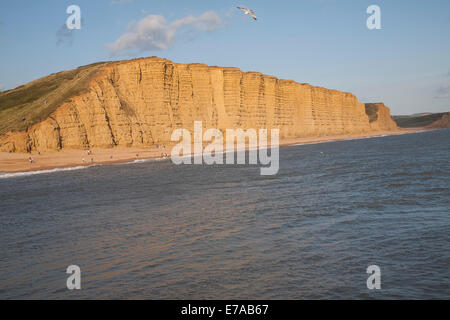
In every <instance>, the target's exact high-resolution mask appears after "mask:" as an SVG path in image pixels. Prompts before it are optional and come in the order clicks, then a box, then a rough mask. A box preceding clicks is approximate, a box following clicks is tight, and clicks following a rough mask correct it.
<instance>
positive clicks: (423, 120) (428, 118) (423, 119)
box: [392, 112, 449, 128]
mask: <svg viewBox="0 0 450 320" xmlns="http://www.w3.org/2000/svg"><path fill="white" fill-rule="evenodd" d="M445 114H449V112H444V113H433V114H429V115H417V116H416V115H411V116H393V117H392V118H393V119H394V121H395V122H396V123H397V125H398V126H399V127H401V128H419V127H426V126H428V125H430V124H432V123H433V122H434V121H436V120H439V119H440V118H442V116H443V115H445Z"/></svg>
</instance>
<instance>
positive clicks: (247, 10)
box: [237, 7, 258, 20]
mask: <svg viewBox="0 0 450 320" xmlns="http://www.w3.org/2000/svg"><path fill="white" fill-rule="evenodd" d="M237 8H238V9H239V10H242V11H244V13H245V14H249V15H250V17H252V18H253V19H254V20H258V19H256V16H255V13H254V12H253V10H250V9H247V8H242V7H237Z"/></svg>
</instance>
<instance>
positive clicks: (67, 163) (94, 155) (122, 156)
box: [0, 128, 429, 173]
mask: <svg viewBox="0 0 450 320" xmlns="http://www.w3.org/2000/svg"><path fill="white" fill-rule="evenodd" d="M425 130H429V129H425V128H410V129H398V130H395V131H376V132H369V133H360V134H344V135H329V136H317V137H302V138H287V139H280V146H286V145H296V144H308V143H319V142H326V141H338V140H347V139H362V138H370V137H379V136H386V135H398V134H408V133H415V132H421V131H425ZM170 151H171V148H170V147H166V148H165V149H163V148H161V147H160V148H157V147H156V146H151V147H146V148H125V147H115V148H109V149H101V148H93V149H91V154H90V155H88V152H87V150H71V149H63V150H61V151H50V152H41V153H40V154H38V152H35V151H33V152H31V153H7V152H0V172H4V173H12V172H27V171H38V170H48V169H54V168H67V167H77V166H89V165H92V164H107V163H117V162H129V161H134V160H139V159H156V158H161V157H162V154H164V153H167V154H168V155H169V156H170ZM30 157H31V158H32V159H33V162H32V163H30V161H29V158H30ZM83 159H84V161H83Z"/></svg>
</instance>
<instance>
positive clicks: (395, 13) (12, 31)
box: [0, 0, 450, 114]
mask: <svg viewBox="0 0 450 320" xmlns="http://www.w3.org/2000/svg"><path fill="white" fill-rule="evenodd" d="M72 4H75V5H78V6H79V7H80V8H81V16H82V19H83V23H82V28H81V30H74V31H72V32H70V33H69V34H70V36H69V37H66V38H64V37H63V38H58V35H57V33H58V30H60V29H61V28H62V27H63V26H64V25H65V22H66V19H67V17H68V16H69V15H68V14H67V13H66V8H67V7H68V6H69V5H72ZM372 4H376V5H378V6H380V8H381V24H382V29H381V30H369V29H367V27H366V19H367V18H368V16H369V15H368V14H367V13H366V9H367V7H368V6H369V5H372ZM238 5H240V6H245V7H248V8H251V9H253V10H254V11H255V13H256V15H257V16H258V18H259V19H258V21H253V20H252V19H250V18H249V17H248V16H244V15H243V14H242V12H240V11H239V10H237V9H236V6H238ZM205 13H208V14H209V15H207V16H205V15H204V14H205ZM150 15H155V16H160V17H158V19H159V20H158V21H159V22H160V23H161V20H160V19H164V21H165V24H164V25H163V29H162V30H163V31H164V32H169V31H170V32H172V33H173V35H174V38H173V39H172V38H170V39H169V40H167V39H165V40H167V41H164V44H163V45H162V46H160V48H159V49H158V50H155V49H156V47H155V46H154V45H152V44H151V43H150V44H149V43H145V39H146V38H145V34H144V37H143V38H141V40H136V41H134V42H133V41H131V42H127V43H126V44H125V45H126V46H127V48H128V50H125V51H121V50H116V51H114V50H112V48H113V47H112V46H111V44H113V43H116V42H117V41H118V39H119V38H120V37H121V36H122V35H124V34H125V33H127V32H128V33H131V34H133V33H136V32H137V30H139V25H140V23H141V25H142V24H143V22H142V21H144V22H147V26H149V25H151V23H153V22H155V21H154V20H153V18H149V16H150ZM186 17H190V18H191V19H190V20H189V19H186ZM201 17H209V18H211V17H212V18H214V19H213V20H211V19H209V20H208V19H206V20H205V19H203V18H201ZM216 18H218V19H216ZM202 19H203V20H202ZM140 21H141V22H140ZM186 21H190V22H186ZM202 21H203V22H205V21H206V22H205V23H212V24H208V25H206V24H204V25H201V23H203V22H202ZM174 22H175V23H174ZM133 23H134V24H133ZM177 23H178V25H181V26H180V27H177V28H171V26H174V25H175V24H177ZM164 28H165V29H164ZM143 30H144V32H146V30H147V31H148V27H147V29H145V28H144V29H143ZM164 35H165V36H167V35H168V33H165V34H164ZM141 36H142V34H141ZM58 39H60V40H62V41H59V43H58ZM449 39H450V1H448V0H433V1H424V0H422V1H414V0H410V1H405V0H389V1H380V0H369V1H366V0H280V1H273V0H242V1H240V0H239V1H234V0H230V1H229V0H221V1H212V0H195V1H194V0H193V1H186V0H165V1H152V0H134V1H133V0H115V1H114V2H113V0H70V1H65V0H36V1H31V0H14V1H6V0H2V1H1V2H0V89H3V90H6V89H11V88H14V87H16V86H18V85H21V84H23V83H26V82H29V81H31V80H34V79H37V78H40V77H42V76H45V75H48V74H50V73H54V72H58V71H61V70H66V69H71V68H74V67H77V66H80V65H86V64H90V63H93V62H98V61H107V60H121V59H130V58H135V57H145V56H154V55H155V56H159V57H164V58H168V59H170V60H172V61H174V62H179V63H193V62H201V63H205V64H209V65H219V66H233V67H239V68H241V69H242V70H244V71H259V72H262V73H265V74H271V75H275V76H277V77H279V78H282V79H292V80H295V81H297V82H307V83H310V84H312V85H318V86H323V87H327V88H332V89H338V90H342V91H349V92H352V93H354V94H355V95H356V96H357V97H358V98H359V100H360V101H361V102H378V101H383V102H385V103H386V104H387V105H388V106H389V107H390V108H391V111H392V113H393V114H411V113H417V112H426V111H430V112H443V111H450V41H449ZM148 41H150V42H151V40H148ZM108 45H110V46H108ZM133 46H134V47H133ZM116 48H117V46H116ZM142 48H144V49H150V50H147V51H142V50H141V49H142Z"/></svg>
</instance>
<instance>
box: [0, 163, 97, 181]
mask: <svg viewBox="0 0 450 320" xmlns="http://www.w3.org/2000/svg"><path fill="white" fill-rule="evenodd" d="M94 166H96V165H95V164H94V165H90V166H77V167H65V168H54V169H45V170H36V171H23V172H11V173H5V172H3V173H2V172H0V179H8V178H17V177H26V176H33V175H36V174H46V173H54V172H61V171H74V170H82V169H87V168H90V167H94Z"/></svg>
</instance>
